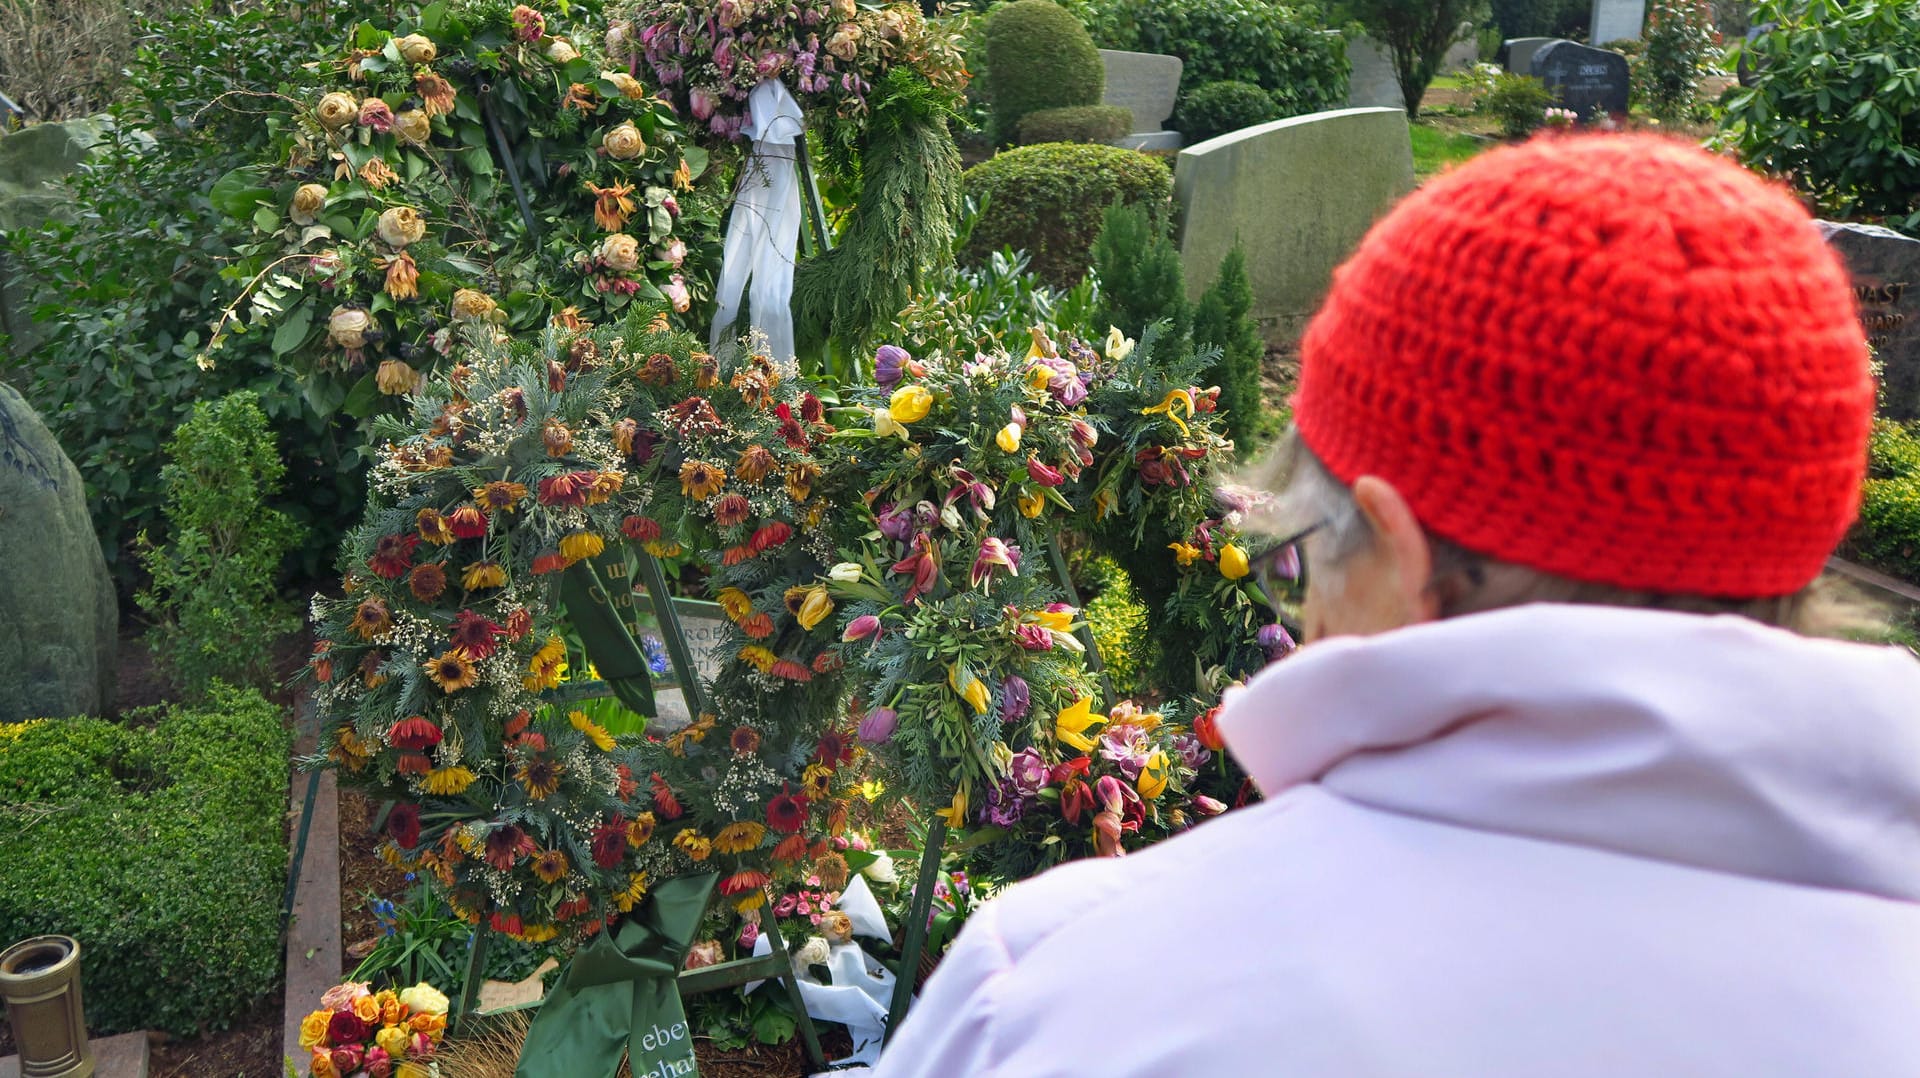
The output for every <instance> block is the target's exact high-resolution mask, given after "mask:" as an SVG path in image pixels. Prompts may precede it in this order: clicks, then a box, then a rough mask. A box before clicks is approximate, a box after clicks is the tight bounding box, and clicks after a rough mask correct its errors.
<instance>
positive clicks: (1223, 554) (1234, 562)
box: [1220, 543, 1251, 580]
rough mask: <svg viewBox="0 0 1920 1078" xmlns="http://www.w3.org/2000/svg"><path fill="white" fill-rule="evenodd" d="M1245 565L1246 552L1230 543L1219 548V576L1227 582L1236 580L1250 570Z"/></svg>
mask: <svg viewBox="0 0 1920 1078" xmlns="http://www.w3.org/2000/svg"><path fill="white" fill-rule="evenodd" d="M1250 568H1251V567H1250V566H1249V565H1248V564H1247V552H1246V551H1244V550H1241V549H1240V548H1239V547H1237V546H1234V545H1233V544H1232V543H1228V544H1227V545H1225V546H1223V547H1221V548H1220V575H1221V576H1224V577H1226V578H1227V579H1228V580H1238V579H1240V578H1241V577H1243V576H1246V575H1247V573H1248V571H1249V570H1250Z"/></svg>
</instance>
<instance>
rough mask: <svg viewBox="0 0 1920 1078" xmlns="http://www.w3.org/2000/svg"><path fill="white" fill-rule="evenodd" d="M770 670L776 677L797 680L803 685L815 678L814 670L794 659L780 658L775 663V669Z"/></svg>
mask: <svg viewBox="0 0 1920 1078" xmlns="http://www.w3.org/2000/svg"><path fill="white" fill-rule="evenodd" d="M769 672H770V673H772V674H773V676H774V677H777V678H786V679H787V680H788V681H797V682H799V683H800V684H802V685H804V684H806V683H807V682H809V681H812V680H813V671H811V670H809V669H807V668H806V667H805V666H802V665H801V664H799V663H797V662H794V661H793V660H792V659H780V660H778V661H776V662H775V663H774V664H773V669H772V670H771V671H769Z"/></svg>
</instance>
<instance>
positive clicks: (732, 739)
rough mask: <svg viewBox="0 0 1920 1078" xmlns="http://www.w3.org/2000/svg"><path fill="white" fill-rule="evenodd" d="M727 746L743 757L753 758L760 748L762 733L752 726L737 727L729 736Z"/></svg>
mask: <svg viewBox="0 0 1920 1078" xmlns="http://www.w3.org/2000/svg"><path fill="white" fill-rule="evenodd" d="M727 744H729V745H731V746H733V751H734V752H735V753H737V754H739V755H741V756H751V755H753V754H754V753H755V752H756V751H758V750H759V748H760V731H758V730H756V729H754V728H753V727H751V726H736V727H734V728H733V733H732V734H731V735H729V736H728V738H727Z"/></svg>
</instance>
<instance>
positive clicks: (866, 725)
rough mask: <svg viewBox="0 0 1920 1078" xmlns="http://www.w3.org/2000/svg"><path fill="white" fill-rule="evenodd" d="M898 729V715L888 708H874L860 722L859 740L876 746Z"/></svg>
mask: <svg viewBox="0 0 1920 1078" xmlns="http://www.w3.org/2000/svg"><path fill="white" fill-rule="evenodd" d="M899 727H900V713H899V712H897V711H895V710H893V709H892V708H890V707H876V708H874V709H873V710H872V711H869V712H867V716H866V718H863V719H861V720H860V731H859V732H860V740H862V741H864V742H866V743H867V744H869V745H878V744H880V743H881V742H883V741H885V740H887V739H888V738H890V737H892V736H893V732H894V731H895V730H897V729H899Z"/></svg>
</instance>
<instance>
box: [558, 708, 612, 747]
mask: <svg viewBox="0 0 1920 1078" xmlns="http://www.w3.org/2000/svg"><path fill="white" fill-rule="evenodd" d="M567 721H568V722H570V723H572V724H573V728H574V729H576V730H578V731H580V732H581V733H583V734H585V735H587V740H588V741H591V742H593V744H594V747H595V748H597V749H599V750H600V751H601V752H612V751H613V735H612V734H609V733H607V730H606V727H603V726H601V725H600V724H599V723H597V722H594V721H593V720H592V719H590V718H587V713H586V712H584V711H569V712H567Z"/></svg>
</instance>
